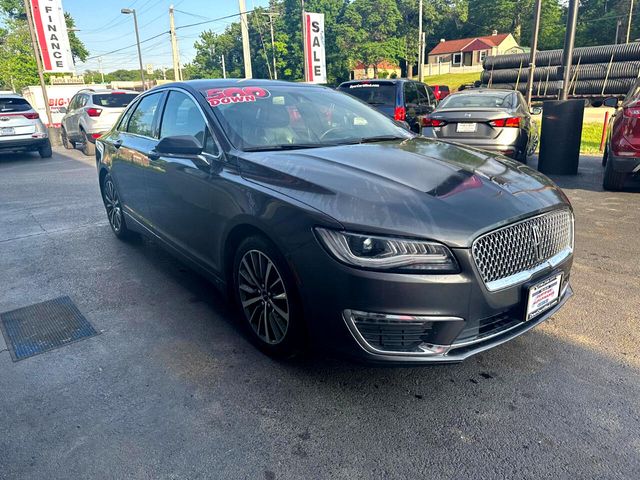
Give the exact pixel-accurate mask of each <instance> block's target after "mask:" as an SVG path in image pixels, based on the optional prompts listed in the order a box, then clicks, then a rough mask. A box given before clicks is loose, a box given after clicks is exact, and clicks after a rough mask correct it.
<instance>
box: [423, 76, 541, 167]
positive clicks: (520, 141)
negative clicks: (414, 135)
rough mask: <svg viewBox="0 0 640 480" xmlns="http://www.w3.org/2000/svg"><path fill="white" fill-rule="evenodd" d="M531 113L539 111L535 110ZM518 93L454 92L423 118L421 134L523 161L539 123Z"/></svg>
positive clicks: (535, 142) (532, 146)
mask: <svg viewBox="0 0 640 480" xmlns="http://www.w3.org/2000/svg"><path fill="white" fill-rule="evenodd" d="M531 113H534V114H537V113H539V112H538V111H537V109H534V110H533V111H532V112H531ZM531 113H530V112H529V108H528V107H527V103H526V101H525V99H524V97H523V96H522V94H520V93H519V92H515V91H513V90H497V89H496V90H493V89H487V88H479V89H475V90H464V91H463V92H458V93H454V94H452V95H449V96H448V97H447V98H445V99H444V100H442V102H440V105H438V107H437V108H436V109H435V110H434V111H433V113H432V114H431V115H429V116H427V117H424V118H423V119H422V127H423V128H422V134H423V135H424V136H427V137H434V138H439V139H443V140H450V141H454V142H459V143H463V144H465V145H470V146H472V147H476V148H481V149H483V150H489V151H491V152H497V153H501V154H503V155H507V156H509V157H511V158H514V159H516V160H519V161H521V162H523V163H526V161H527V156H528V155H531V154H532V153H533V152H534V151H535V149H536V146H537V145H538V126H537V124H536V122H535V121H534V120H533V119H532V118H531Z"/></svg>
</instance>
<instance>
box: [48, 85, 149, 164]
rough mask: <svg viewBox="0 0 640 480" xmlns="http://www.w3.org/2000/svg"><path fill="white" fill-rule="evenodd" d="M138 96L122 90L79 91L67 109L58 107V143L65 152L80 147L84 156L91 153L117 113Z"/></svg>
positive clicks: (111, 124)
mask: <svg viewBox="0 0 640 480" xmlns="http://www.w3.org/2000/svg"><path fill="white" fill-rule="evenodd" d="M137 96H138V92H134V91H126V90H107V89H105V90H90V89H87V90H80V91H79V92H78V93H76V94H75V95H74V96H73V98H72V99H71V101H70V102H69V106H68V107H66V108H65V107H62V108H60V111H61V112H62V113H64V114H65V115H64V117H63V118H62V132H61V134H62V144H63V145H64V147H65V148H67V149H69V150H70V149H72V148H75V147H76V144H77V143H79V144H81V145H82V152H83V153H84V154H85V155H89V156H92V155H94V154H95V148H96V147H95V142H96V138H98V137H99V136H100V135H102V134H103V133H104V132H106V131H108V130H110V129H111V127H112V126H113V124H114V123H116V120H118V117H120V114H121V113H122V112H123V111H124V109H125V108H126V107H127V105H129V104H130V103H131V101H132V100H133V99H134V98H136V97H137Z"/></svg>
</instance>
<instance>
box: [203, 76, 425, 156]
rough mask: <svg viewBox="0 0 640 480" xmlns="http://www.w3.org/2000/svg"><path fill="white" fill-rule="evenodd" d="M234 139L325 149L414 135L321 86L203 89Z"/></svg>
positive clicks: (256, 146) (249, 144)
mask: <svg viewBox="0 0 640 480" xmlns="http://www.w3.org/2000/svg"><path fill="white" fill-rule="evenodd" d="M202 94H203V95H204V96H205V98H206V99H207V102H208V103H209V105H211V109H212V111H213V112H214V114H215V116H216V117H217V118H218V120H219V121H220V123H221V124H222V127H223V129H224V130H225V133H226V134H227V136H228V137H229V140H230V141H231V143H232V144H233V145H234V146H235V147H237V148H239V149H241V150H276V149H294V148H312V147H324V146H332V145H340V144H348V143H364V142H372V141H385V140H393V139H397V138H399V139H406V138H411V137H413V134H412V133H410V132H407V131H406V130H405V129H404V128H402V127H399V126H398V125H396V124H395V123H394V122H393V121H392V120H390V119H389V118H387V117H386V116H384V115H383V114H381V113H379V112H377V111H376V110H374V109H372V108H371V107H369V106H367V105H365V104H364V103H362V102H360V101H358V100H356V99H355V98H353V97H351V96H349V95H345V94H343V93H340V92H336V91H334V90H330V89H327V88H322V87H317V88H313V87H301V86H281V85H280V86H268V87H264V88H263V87H255V86H243V87H228V88H213V89H208V90H203V91H202Z"/></svg>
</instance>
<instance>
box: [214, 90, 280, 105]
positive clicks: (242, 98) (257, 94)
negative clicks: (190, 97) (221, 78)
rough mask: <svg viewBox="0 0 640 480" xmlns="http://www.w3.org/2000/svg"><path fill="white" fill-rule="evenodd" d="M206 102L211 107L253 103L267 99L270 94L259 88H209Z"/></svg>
mask: <svg viewBox="0 0 640 480" xmlns="http://www.w3.org/2000/svg"><path fill="white" fill-rule="evenodd" d="M205 94H206V96H207V102H209V105H211V106H212V107H217V106H218V105H227V104H230V103H242V102H255V101H256V100H258V99H260V98H269V97H270V96H271V93H270V92H269V90H265V89H264V88H260V87H243V88H239V87H228V88H211V89H209V90H207V91H206V92H205Z"/></svg>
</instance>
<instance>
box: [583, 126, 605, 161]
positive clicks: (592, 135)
mask: <svg viewBox="0 0 640 480" xmlns="http://www.w3.org/2000/svg"><path fill="white" fill-rule="evenodd" d="M601 136H602V123H592V122H591V123H584V124H582V143H581V144H580V153H591V154H594V155H595V154H599V153H600V137H601Z"/></svg>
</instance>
